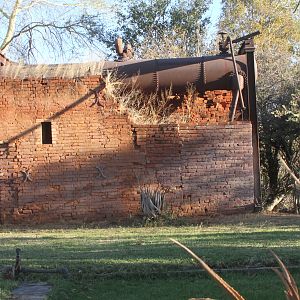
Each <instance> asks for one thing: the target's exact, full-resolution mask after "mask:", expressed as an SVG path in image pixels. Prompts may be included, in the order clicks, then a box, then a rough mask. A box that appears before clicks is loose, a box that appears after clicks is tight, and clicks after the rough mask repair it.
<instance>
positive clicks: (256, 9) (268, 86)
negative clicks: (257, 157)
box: [220, 0, 300, 205]
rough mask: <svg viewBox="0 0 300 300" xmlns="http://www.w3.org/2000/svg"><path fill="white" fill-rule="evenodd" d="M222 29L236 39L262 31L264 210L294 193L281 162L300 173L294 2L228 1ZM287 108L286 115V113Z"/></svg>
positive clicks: (298, 40)
mask: <svg viewBox="0 0 300 300" xmlns="http://www.w3.org/2000/svg"><path fill="white" fill-rule="evenodd" d="M223 5H224V13H223V16H222V20H221V22H220V28H226V29H227V30H228V31H229V33H230V34H231V35H232V36H239V35H244V34H246V33H249V32H252V31H256V30H260V31H261V35H260V36H258V37H257V38H256V39H255V43H256V45H257V50H256V57H257V63H258V74H259V76H258V109H259V111H258V116H259V123H260V126H259V127H260V149H261V166H262V179H263V180H262V182H263V195H264V200H265V203H266V205H270V204H272V203H274V201H275V202H276V201H277V200H278V199H282V198H283V196H284V195H287V194H288V193H289V192H290V191H291V187H292V180H291V177H290V176H289V175H288V174H287V173H286V172H285V171H284V170H283V168H281V165H280V163H279V156H283V157H284V158H285V159H286V161H287V162H288V164H289V166H290V168H291V169H292V170H293V171H294V172H296V170H297V169H299V144H300V143H299V126H300V123H299V119H295V118H294V119H291V117H290V115H289V114H288V111H289V113H291V112H293V113H296V111H295V110H296V109H297V108H298V109H299V104H298V107H297V105H295V102H296V103H297V101H299V91H297V88H298V87H299V84H300V80H299V78H300V77H299V76H300V60H299V50H300V18H299V13H298V12H296V13H295V6H296V1H289V0H286V1H276V0H251V1H246V0H226V1H223ZM284 108H286V113H283V112H284Z"/></svg>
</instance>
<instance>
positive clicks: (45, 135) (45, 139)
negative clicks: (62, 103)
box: [42, 122, 52, 144]
mask: <svg viewBox="0 0 300 300" xmlns="http://www.w3.org/2000/svg"><path fill="white" fill-rule="evenodd" d="M42 143H43V144H52V126H51V122H42Z"/></svg>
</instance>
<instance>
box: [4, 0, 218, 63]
mask: <svg viewBox="0 0 300 300" xmlns="http://www.w3.org/2000/svg"><path fill="white" fill-rule="evenodd" d="M71 1H73V0H71ZM71 1H68V2H71ZM88 1H89V0H86V2H88ZM1 2H2V3H1ZM13 2H14V1H13ZM13 2H12V3H13ZM24 2H26V0H25V1H24ZM54 2H55V3H61V4H62V3H63V2H64V1H63V0H55V1H54ZM105 2H106V3H107V4H108V6H112V8H114V7H117V5H120V4H119V1H117V0H107V1H105ZM12 3H9V2H8V3H7V2H5V1H4V0H0V7H2V8H4V9H6V10H7V11H9V6H10V5H11V4H12ZM57 12H58V10H57V6H56V7H55V6H54V7H53V8H52V9H51V10H47V14H49V15H50V16H51V15H52V16H54V15H55V17H57ZM94 12H95V10H91V13H94ZM44 13H45V11H44V10H43V7H37V8H36V9H35V10H34V11H33V13H29V14H26V15H25V16H23V17H21V19H20V21H19V24H20V25H21V26H24V24H25V23H24V22H27V21H29V20H31V21H35V19H36V18H37V16H38V17H39V18H40V17H43V14H44ZM79 13H80V9H79V8H75V7H74V8H68V9H63V7H62V9H61V10H60V17H59V18H63V16H64V15H68V14H73V15H74V14H79ZM220 13H221V0H213V2H212V4H211V6H210V8H209V10H208V12H207V14H206V16H207V17H209V18H210V19H211V22H212V23H211V25H210V26H209V28H208V32H207V40H208V43H209V41H210V40H213V39H214V38H215V37H216V33H217V28H216V24H217V22H218V19H219V17H220ZM103 18H104V19H105V22H106V23H107V25H108V26H114V25H115V24H114V22H115V18H114V13H113V12H110V11H109V10H106V11H105V12H104V13H103ZM2 21H3V20H1V22H0V24H1V23H2ZM22 23H23V25H22ZM3 34H4V27H3V26H0V38H1V36H2V37H3ZM38 48H39V50H40V54H39V55H37V57H36V59H37V63H63V62H72V61H73V62H74V61H77V62H78V61H91V60H100V59H103V58H104V57H105V53H103V52H101V51H95V50H94V51H91V50H90V49H82V51H81V57H80V59H76V58H75V57H73V58H72V57H68V56H69V55H66V57H65V58H64V59H55V58H54V57H53V55H51V53H50V52H49V51H48V49H46V48H45V47H43V43H42V42H41V43H40V45H38ZM8 57H9V53H8Z"/></svg>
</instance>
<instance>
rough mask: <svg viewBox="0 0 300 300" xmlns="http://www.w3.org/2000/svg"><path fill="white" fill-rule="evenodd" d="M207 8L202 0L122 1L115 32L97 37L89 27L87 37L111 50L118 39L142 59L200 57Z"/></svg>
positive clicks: (208, 2) (102, 33) (99, 34)
mask: <svg viewBox="0 0 300 300" xmlns="http://www.w3.org/2000/svg"><path fill="white" fill-rule="evenodd" d="M209 4H210V1H203V0H176V1H171V0H142V1H140V0H125V1H123V6H122V9H121V10H119V11H118V12H117V13H116V21H117V25H118V26H117V28H113V29H111V30H104V32H101V33H99V32H98V33H97V32H96V30H95V29H94V28H93V27H90V36H92V37H95V36H97V37H98V39H99V40H101V41H103V42H104V43H105V44H106V45H107V46H108V47H109V48H111V49H113V43H114V40H115V38H116V37H118V36H121V37H122V38H123V40H124V41H125V42H128V43H131V44H132V45H133V47H134V49H135V52H136V56H138V57H143V58H153V57H166V56H168V57H170V56H190V55H200V54H201V52H202V51H203V38H204V33H205V30H206V27H207V25H208V24H209V20H208V19H207V18H204V14H205V12H206V11H207V9H208V5H209ZM99 23H101V20H99V22H98V24H99ZM103 27H104V26H103Z"/></svg>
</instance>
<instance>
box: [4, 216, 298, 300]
mask: <svg viewBox="0 0 300 300" xmlns="http://www.w3.org/2000/svg"><path fill="white" fill-rule="evenodd" d="M206 223H207V222H206ZM94 227H95V228H92V227H74V226H73V227H70V226H69V228H62V227H60V228H59V227H57V228H52V229H51V228H42V227H41V228H12V227H2V228H1V227H0V266H1V265H12V264H13V261H14V256H15V248H17V247H19V248H21V249H22V265H23V266H24V267H31V268H41V267H43V268H56V267H62V266H64V267H67V268H68V269H69V270H70V271H71V276H70V278H69V279H64V278H62V277H61V276H60V275H26V278H25V277H24V275H22V278H21V280H24V279H26V280H33V281H34V280H38V281H39V280H41V281H43V280H44V281H48V282H50V283H52V284H53V287H54V289H53V292H52V295H51V299H188V298H191V297H200V296H201V297H204V296H205V297H211V298H216V299H228V298H226V295H225V294H224V292H223V291H222V290H221V289H220V288H218V286H217V285H216V283H215V282H213V280H212V279H210V278H208V277H207V275H206V274H204V273H201V272H199V271H198V270H199V268H198V267H197V266H196V265H195V263H194V262H193V260H192V259H191V258H190V257H189V256H188V255H187V254H186V253H185V252H183V250H182V249H180V248H178V247H177V246H176V245H174V244H172V243H171V242H170V241H169V238H175V239H177V240H179V241H180V242H182V243H184V244H185V245H186V246H188V247H190V248H191V249H192V250H193V251H194V252H196V253H197V254H198V255H199V256H201V257H202V258H203V259H204V260H205V261H206V262H207V263H209V264H210V266H213V267H216V268H235V267H242V268H243V267H260V266H275V265H276V263H275V261H274V259H273V258H272V256H271V254H270V253H269V252H268V249H269V248H271V249H273V250H274V251H275V252H276V253H277V254H278V255H279V256H280V257H281V258H282V260H283V261H284V262H285V264H286V265H288V266H291V265H300V218H299V217H296V216H295V217H292V216H290V217H288V216H287V217H278V216H257V215H250V216H249V215H248V216H242V217H241V216H240V217H235V218H232V217H228V218H222V219H221V220H218V224H206V225H190V226H180V227H175V226H168V227H133V228H132V227H114V228H102V229H101V228H97V226H94ZM291 272H292V274H293V275H294V276H295V279H296V281H297V282H298V285H299V282H300V269H291ZM222 276H224V278H225V279H226V280H228V281H229V282H230V283H231V284H232V285H233V286H234V287H236V288H237V289H238V290H239V291H240V292H241V294H243V295H244V296H245V297H246V298H247V299H284V294H283V286H282V284H281V283H280V280H279V279H278V278H277V277H276V274H273V272H272V271H264V272H263V273H262V272H258V271H257V272H253V271H251V272H240V271H235V272H232V271H230V272H226V273H224V274H222ZM12 285H13V283H11V282H8V281H5V280H0V295H1V292H2V294H4V293H6V294H8V292H9V290H10V289H11V288H12ZM3 298H4V297H3ZM0 299H2V298H1V297H0Z"/></svg>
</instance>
